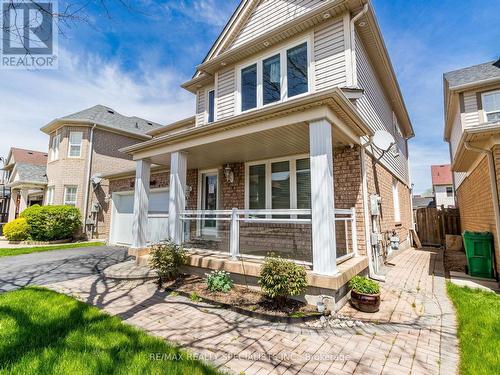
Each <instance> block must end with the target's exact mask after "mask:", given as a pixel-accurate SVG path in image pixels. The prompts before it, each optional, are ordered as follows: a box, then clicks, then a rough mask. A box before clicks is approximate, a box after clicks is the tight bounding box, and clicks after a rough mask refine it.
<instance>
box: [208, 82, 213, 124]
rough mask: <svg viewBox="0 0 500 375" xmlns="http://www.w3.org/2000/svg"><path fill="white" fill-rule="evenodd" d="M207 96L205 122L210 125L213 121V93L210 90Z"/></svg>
mask: <svg viewBox="0 0 500 375" xmlns="http://www.w3.org/2000/svg"><path fill="white" fill-rule="evenodd" d="M207 96H208V102H207V122H208V123H211V122H214V121H215V91H214V90H210V91H209V92H208V95H207Z"/></svg>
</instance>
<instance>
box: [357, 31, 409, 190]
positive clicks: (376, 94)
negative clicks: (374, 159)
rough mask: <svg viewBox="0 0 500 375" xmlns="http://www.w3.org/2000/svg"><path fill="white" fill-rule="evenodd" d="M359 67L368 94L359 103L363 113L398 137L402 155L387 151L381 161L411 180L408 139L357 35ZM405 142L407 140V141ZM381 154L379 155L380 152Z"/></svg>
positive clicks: (360, 82) (373, 124)
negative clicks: (399, 129) (397, 125)
mask: <svg viewBox="0 0 500 375" xmlns="http://www.w3.org/2000/svg"><path fill="white" fill-rule="evenodd" d="M356 70H357V75H358V85H359V86H360V87H361V88H362V89H364V90H365V91H364V95H363V96H362V97H361V98H360V99H358V100H357V101H356V106H357V108H358V110H359V112H360V114H361V116H362V117H363V118H364V119H365V121H366V122H367V123H368V125H369V126H370V128H371V129H372V130H373V131H377V130H386V131H388V132H389V133H391V134H392V135H394V137H395V138H396V140H397V146H398V148H399V149H400V150H399V152H400V156H399V157H394V156H393V154H392V153H390V152H389V153H386V154H385V155H384V156H383V157H382V159H381V163H382V164H383V165H384V166H386V167H387V168H388V169H389V170H390V171H391V172H392V173H394V174H395V175H396V176H398V177H399V178H400V179H401V180H402V181H404V182H405V183H408V159H407V156H406V155H407V153H406V145H405V146H404V148H401V146H402V143H403V142H404V140H401V139H398V138H400V135H399V134H398V132H396V131H395V129H394V125H393V117H392V109H391V106H390V104H389V100H388V99H387V96H386V94H385V92H384V90H383V88H382V86H381V84H380V81H379V79H378V77H377V75H376V73H375V71H374V69H373V67H372V65H371V63H370V61H369V59H368V56H367V54H366V51H365V49H364V47H363V44H362V42H361V39H360V38H359V36H358V35H357V34H356ZM404 143H405V142H404ZM377 156H378V155H377Z"/></svg>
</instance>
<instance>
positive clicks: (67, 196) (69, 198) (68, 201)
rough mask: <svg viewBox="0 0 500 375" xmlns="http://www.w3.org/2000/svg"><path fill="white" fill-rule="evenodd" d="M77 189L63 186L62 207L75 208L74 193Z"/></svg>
mask: <svg viewBox="0 0 500 375" xmlns="http://www.w3.org/2000/svg"><path fill="white" fill-rule="evenodd" d="M77 190H78V188H77V187H76V186H65V187H64V205H65V206H76V192H77Z"/></svg>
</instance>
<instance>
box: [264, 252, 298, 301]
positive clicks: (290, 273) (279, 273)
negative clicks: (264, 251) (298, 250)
mask: <svg viewBox="0 0 500 375" xmlns="http://www.w3.org/2000/svg"><path fill="white" fill-rule="evenodd" d="M259 285H260V287H261V288H262V290H263V291H264V293H265V294H266V295H267V296H268V297H270V298H272V299H274V300H275V301H276V303H277V304H278V306H279V307H282V306H284V304H285V303H286V300H287V299H288V297H291V296H298V295H299V294H301V293H302V292H304V290H305V289H306V287H307V281H306V269H305V268H304V267H302V266H299V265H298V264H295V263H294V262H292V261H288V260H284V259H282V258H280V257H276V256H270V257H267V258H266V260H265V262H264V264H263V265H262V268H261V270H260V279H259Z"/></svg>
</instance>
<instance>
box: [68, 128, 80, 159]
mask: <svg viewBox="0 0 500 375" xmlns="http://www.w3.org/2000/svg"><path fill="white" fill-rule="evenodd" d="M68 139H69V144H68V157H70V158H79V157H80V156H82V140H83V133H82V132H70V133H69V138H68Z"/></svg>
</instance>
